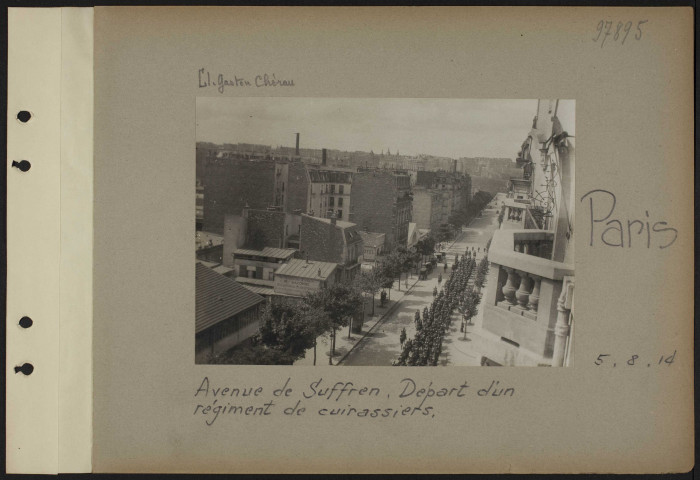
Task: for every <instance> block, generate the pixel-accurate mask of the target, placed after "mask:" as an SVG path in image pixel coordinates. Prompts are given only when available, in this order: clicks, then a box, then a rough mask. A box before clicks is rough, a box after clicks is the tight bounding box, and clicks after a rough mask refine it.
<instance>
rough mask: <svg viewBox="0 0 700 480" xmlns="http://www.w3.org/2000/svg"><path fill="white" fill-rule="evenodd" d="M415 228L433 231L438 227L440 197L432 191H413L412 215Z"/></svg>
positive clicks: (416, 189) (419, 188) (418, 188)
mask: <svg viewBox="0 0 700 480" xmlns="http://www.w3.org/2000/svg"><path fill="white" fill-rule="evenodd" d="M411 218H412V219H413V220H412V221H413V222H414V223H416V225H417V227H416V228H422V229H430V230H433V231H434V230H435V229H437V228H438V226H439V225H440V197H439V195H438V194H437V193H435V192H434V191H432V190H430V189H427V188H424V187H417V188H414V189H413V214H412V217H411Z"/></svg>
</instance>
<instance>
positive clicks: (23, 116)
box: [17, 110, 32, 123]
mask: <svg viewBox="0 0 700 480" xmlns="http://www.w3.org/2000/svg"><path fill="white" fill-rule="evenodd" d="M31 119H32V114H31V112H28V111H26V110H21V111H20V112H19V113H18V114H17V120H19V121H20V122H22V123H27V122H28V121H29V120H31Z"/></svg>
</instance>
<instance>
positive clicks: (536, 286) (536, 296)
mask: <svg viewBox="0 0 700 480" xmlns="http://www.w3.org/2000/svg"><path fill="white" fill-rule="evenodd" d="M530 277H531V278H532V281H533V286H532V293H530V303H528V305H527V306H528V308H529V309H530V310H532V311H533V312H537V305H538V304H539V303H540V284H541V283H542V278H541V277H538V276H536V275H530Z"/></svg>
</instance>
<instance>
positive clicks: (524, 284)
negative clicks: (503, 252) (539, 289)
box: [515, 272, 532, 310]
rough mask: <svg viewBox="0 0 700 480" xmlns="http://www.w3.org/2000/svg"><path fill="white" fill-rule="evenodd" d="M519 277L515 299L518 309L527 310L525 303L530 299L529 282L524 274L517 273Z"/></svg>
mask: <svg viewBox="0 0 700 480" xmlns="http://www.w3.org/2000/svg"><path fill="white" fill-rule="evenodd" d="M517 273H518V275H519V276H520V288H518V290H517V291H516V292H515V298H516V300H517V302H518V305H520V308H522V309H524V310H527V302H528V300H529V299H530V287H531V283H532V282H531V281H530V278H529V277H528V274H527V273H525V272H517Z"/></svg>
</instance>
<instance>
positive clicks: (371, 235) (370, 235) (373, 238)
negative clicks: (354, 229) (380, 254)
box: [360, 231, 386, 247]
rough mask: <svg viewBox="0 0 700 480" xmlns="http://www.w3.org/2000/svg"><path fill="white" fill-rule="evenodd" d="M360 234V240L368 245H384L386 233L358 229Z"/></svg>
mask: <svg viewBox="0 0 700 480" xmlns="http://www.w3.org/2000/svg"><path fill="white" fill-rule="evenodd" d="M360 236H361V237H362V242H363V243H364V244H365V245H367V246H368V247H379V246H381V245H384V238H385V237H386V234H384V233H376V232H363V231H360Z"/></svg>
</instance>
